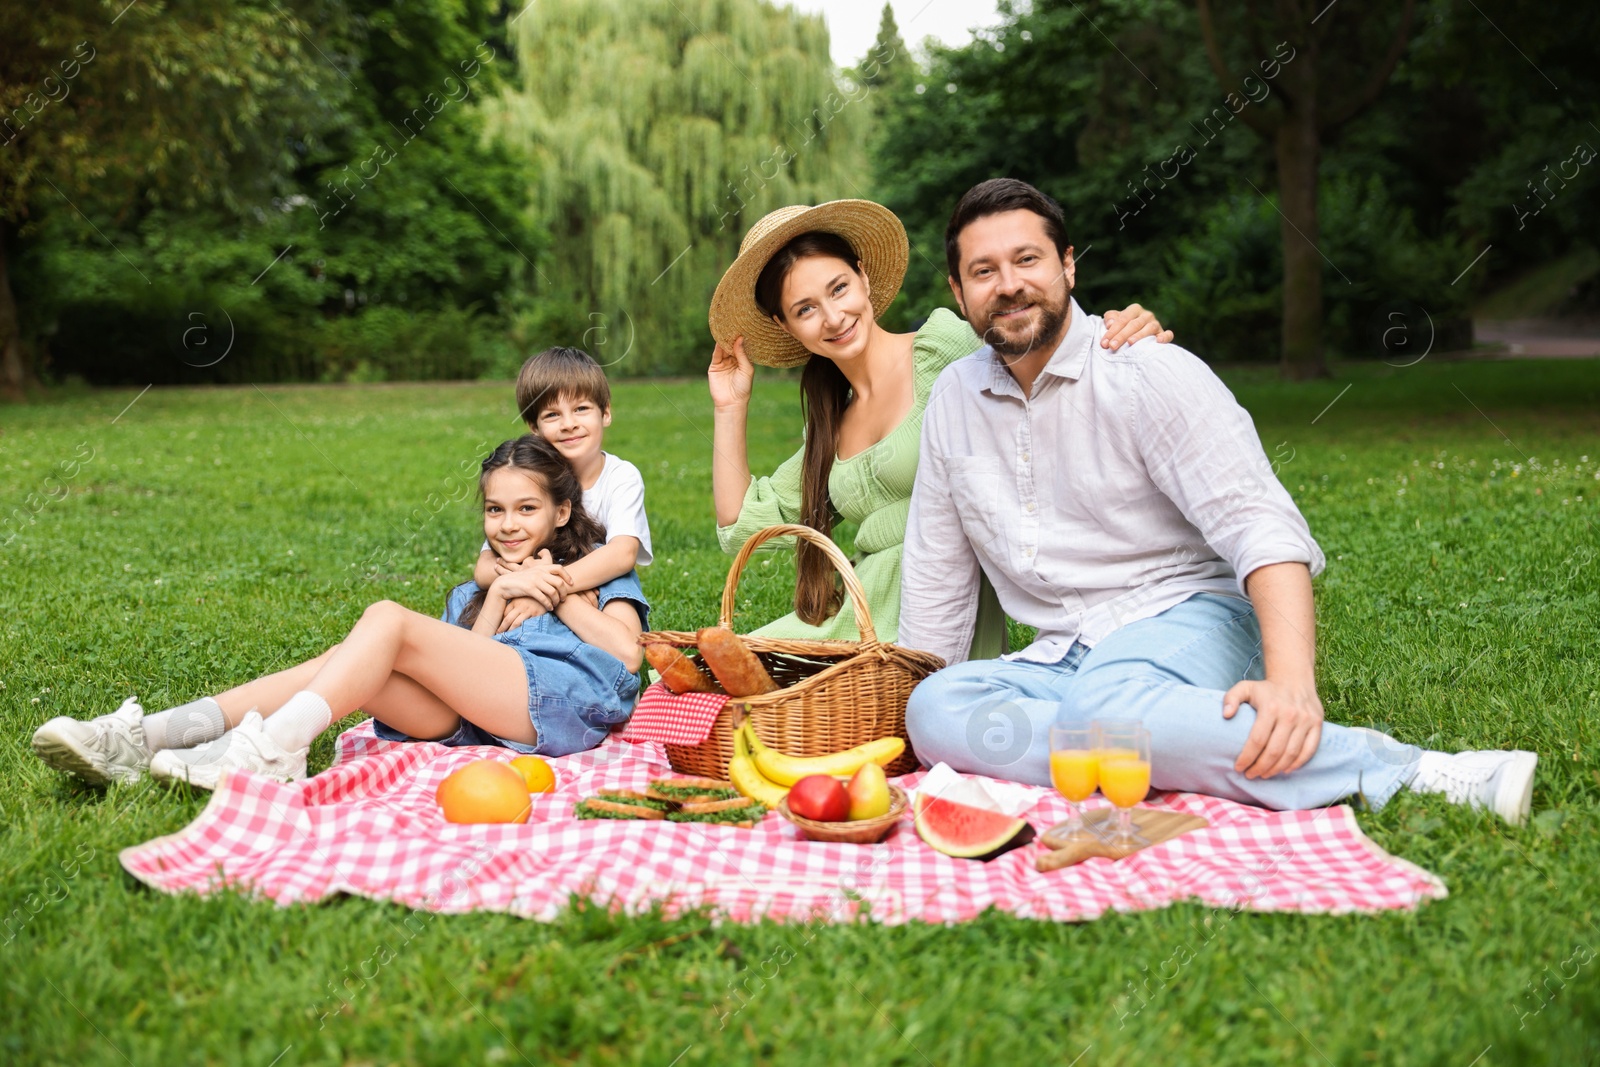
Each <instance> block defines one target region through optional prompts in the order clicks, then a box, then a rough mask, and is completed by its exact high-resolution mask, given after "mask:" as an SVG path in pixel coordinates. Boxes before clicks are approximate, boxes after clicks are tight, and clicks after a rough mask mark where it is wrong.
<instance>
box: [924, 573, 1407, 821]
mask: <svg viewBox="0 0 1600 1067" xmlns="http://www.w3.org/2000/svg"><path fill="white" fill-rule="evenodd" d="M1261 677H1262V674H1261V629H1260V627H1259V626H1258V625H1257V623H1256V616H1255V612H1254V610H1252V608H1251V607H1250V604H1249V602H1248V601H1244V600H1240V599H1237V598H1234V597H1225V596H1217V595H1214V594H1210V593H1202V594H1199V595H1197V596H1193V597H1190V598H1189V599H1188V600H1186V601H1184V602H1183V603H1181V604H1179V605H1177V606H1175V607H1172V608H1169V609H1167V610H1166V611H1164V612H1162V613H1161V614H1160V615H1157V616H1155V617H1153V618H1149V619H1141V620H1139V621H1137V622H1132V623H1129V624H1128V625H1126V626H1123V627H1122V628H1121V629H1119V630H1116V631H1114V632H1113V633H1112V634H1111V635H1110V636H1109V637H1107V638H1105V639H1104V640H1102V641H1101V642H1100V643H1099V644H1097V645H1095V646H1094V647H1093V648H1089V647H1088V646H1086V645H1084V644H1082V643H1081V642H1080V643H1076V644H1074V645H1073V646H1072V648H1071V649H1069V650H1068V652H1067V654H1066V656H1065V657H1063V658H1062V659H1061V660H1060V661H1059V662H1056V663H1048V664H1044V663H1030V662H1024V661H1017V660H971V661H968V662H966V663H960V664H957V665H956V666H954V667H948V668H946V669H945V670H942V671H939V672H937V673H935V674H933V675H930V676H929V677H928V678H927V679H925V680H924V681H923V682H922V683H921V684H920V685H918V686H917V688H916V689H915V690H913V691H912V694H911V702H910V704H909V706H908V707H907V708H906V727H907V730H908V731H909V733H910V735H911V743H912V745H913V746H914V747H915V748H916V751H917V755H918V756H919V757H921V759H922V762H923V763H926V764H930V765H931V764H934V763H937V762H940V761H943V762H945V763H948V764H949V765H950V766H951V767H953V768H955V769H956V770H957V771H962V772H965V773H971V774H984V775H989V776H990V777H994V778H1006V779H1010V780H1011V781H1016V782H1027V783H1029V784H1031V785H1046V786H1047V785H1049V784H1050V727H1051V726H1054V725H1080V726H1081V725H1087V724H1088V722H1089V720H1090V719H1124V720H1132V721H1137V722H1140V723H1142V724H1143V725H1144V726H1145V727H1146V728H1147V729H1148V730H1149V731H1150V753H1151V786H1152V787H1153V788H1155V789H1174V790H1182V791H1184V792H1190V793H1204V794H1206V795H1208V796H1214V797H1222V798H1224V799H1227V800H1236V801H1240V802H1242V803H1245V804H1256V805H1259V806H1261V807H1266V808H1273V809H1276V810H1280V811H1281V810H1290V809H1304V808H1315V807H1321V806H1323V805H1325V804H1331V803H1334V802H1335V801H1338V800H1342V799H1344V798H1345V797H1348V796H1353V795H1355V794H1356V793H1358V792H1359V793H1361V794H1363V795H1364V796H1365V797H1366V798H1367V800H1368V802H1370V803H1371V804H1372V805H1373V806H1374V807H1381V806H1382V805H1383V804H1384V803H1386V802H1387V801H1388V800H1389V798H1390V797H1392V796H1393V795H1394V794H1395V792H1396V791H1397V790H1399V789H1400V788H1401V787H1402V786H1403V785H1405V784H1406V783H1407V782H1409V781H1410V780H1411V778H1412V776H1413V775H1414V774H1416V768H1417V762H1418V760H1419V758H1420V757H1421V755H1422V751H1421V749H1418V748H1417V747H1416V746H1414V745H1402V744H1400V743H1399V742H1397V741H1394V740H1393V739H1391V738H1389V737H1387V736H1386V735H1384V734H1381V733H1378V732H1377V731H1374V730H1366V729H1353V728H1350V727H1344V726H1338V725H1335V724H1333V723H1323V726H1322V738H1321V741H1320V742H1319V744H1318V746H1317V751H1316V754H1315V755H1313V756H1312V757H1311V759H1309V760H1308V761H1306V764H1305V766H1303V767H1301V768H1300V769H1299V770H1297V771H1292V772H1289V773H1286V774H1279V775H1276V776H1274V777H1272V778H1255V779H1250V778H1246V777H1245V776H1244V775H1243V774H1240V773H1239V772H1238V771H1235V770H1234V769H1233V763H1234V760H1236V759H1238V758H1239V753H1240V752H1241V751H1243V750H1244V746H1245V740H1246V738H1247V737H1248V736H1249V734H1250V728H1251V726H1253V725H1254V724H1255V717H1256V713H1255V709H1254V708H1252V707H1250V706H1249V705H1248V704H1246V705H1243V706H1241V707H1240V708H1239V711H1238V713H1237V714H1235V715H1234V717H1233V718H1232V719H1224V718H1223V717H1222V697H1223V694H1224V693H1225V692H1226V691H1227V690H1228V689H1230V688H1231V687H1232V686H1233V685H1234V683H1236V682H1239V681H1242V680H1243V679H1245V678H1254V679H1259V678H1261Z"/></svg>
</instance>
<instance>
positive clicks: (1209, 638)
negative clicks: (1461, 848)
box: [900, 178, 1537, 823]
mask: <svg viewBox="0 0 1600 1067" xmlns="http://www.w3.org/2000/svg"><path fill="white" fill-rule="evenodd" d="M945 253H946V258H947V260H948V265H949V270H950V288H951V290H952V291H953V292H954V293H955V296H956V300H957V301H958V302H959V303H960V305H961V309H962V312H963V313H964V314H965V315H966V317H967V319H968V321H969V322H971V324H972V326H973V328H974V329H975V330H977V332H978V333H979V335H980V336H982V337H983V339H984V340H985V341H986V342H987V345H986V347H984V348H982V349H979V350H978V351H977V352H975V353H973V354H972V355H971V356H968V357H967V358H965V359H963V360H960V361H958V362H956V363H954V364H952V365H951V366H950V367H948V368H947V369H946V370H945V371H944V373H943V374H941V375H940V377H939V379H938V381H937V382H936V383H935V384H934V387H933V391H932V394H931V396H930V397H929V400H928V407H927V413H926V415H925V416H924V420H923V429H922V445H921V458H920V460H919V466H918V472H917V483H916V489H915V491H914V493H913V494H912V498H911V516H910V528H909V530H908V533H907V536H906V542H905V562H904V569H903V574H902V587H901V608H900V612H901V614H900V644H902V645H906V646H909V647H912V648H920V649H925V650H927V651H930V652H933V653H935V654H937V655H940V656H943V657H944V659H945V661H946V662H947V663H950V664H958V665H956V666H951V667H949V668H947V669H945V670H942V671H939V672H938V673H936V674H934V675H932V676H931V677H929V678H928V679H927V680H925V681H924V682H923V683H922V684H921V685H919V686H918V687H917V689H916V690H915V691H914V692H913V694H912V696H911V703H910V706H909V707H908V709H907V711H906V725H907V727H908V729H909V731H910V735H911V740H912V743H913V745H915V747H916V750H917V753H918V755H919V756H921V757H922V759H923V760H924V762H927V763H930V764H931V763H935V762H938V761H941V760H942V761H944V762H946V763H949V764H950V765H951V766H952V767H954V768H955V769H956V770H958V771H966V772H972V773H978V774H987V775H991V776H995V777H1002V778H1011V779H1015V780H1017V781H1023V782H1030V783H1033V784H1037V785H1048V784H1049V781H1050V776H1049V769H1048V767H1049V732H1050V731H1049V728H1050V726H1051V725H1053V724H1057V723H1062V724H1087V723H1088V721H1089V720H1090V719H1094V718H1116V719H1131V720H1137V721H1140V722H1142V723H1143V725H1144V726H1145V727H1147V728H1148V729H1149V731H1150V735H1151V753H1152V760H1151V762H1152V785H1153V786H1154V787H1155V788H1157V789H1179V790H1187V791H1192V792H1199V793H1206V794H1209V795H1212V796H1219V797H1225V798H1228V799H1230V800H1237V801H1242V802H1245V803H1251V804H1259V805H1262V806H1265V807H1269V808H1276V809H1290V808H1309V807H1317V806H1320V805H1324V804H1328V803H1332V802H1334V801H1337V800H1340V799H1342V798H1344V797H1347V796H1351V795H1354V794H1356V793H1358V792H1359V793H1362V794H1364V795H1365V797H1366V799H1367V800H1368V801H1369V802H1370V803H1372V804H1373V805H1374V806H1379V805H1382V804H1383V803H1385V802H1386V801H1387V800H1388V799H1389V798H1390V797H1392V796H1393V795H1394V794H1395V793H1396V792H1397V791H1398V790H1400V789H1402V788H1411V789H1413V790H1417V791H1419V792H1441V793H1445V794H1446V795H1447V796H1448V797H1449V798H1450V799H1451V800H1453V801H1455V802H1456V803H1465V804H1472V805H1474V806H1487V807H1491V808H1493V809H1494V810H1495V811H1496V812H1497V813H1498V814H1500V815H1501V816H1502V817H1503V818H1505V819H1506V820H1507V821H1508V822H1511V823H1520V822H1521V821H1522V820H1523V819H1525V818H1526V816H1527V813H1528V807H1529V802H1530V799H1531V794H1532V789H1533V772H1534V766H1535V764H1536V763H1537V757H1536V756H1535V755H1534V754H1533V753H1531V752H1466V753H1460V754H1456V755H1447V754H1445V753H1440V752H1426V751H1423V750H1421V749H1419V748H1416V747H1414V746H1411V745H1404V744H1401V743H1399V742H1397V741H1394V740H1392V739H1391V738H1389V737H1387V736H1385V735H1383V734H1380V733H1378V732H1376V731H1373V730H1366V729H1360V728H1347V727H1342V726H1337V725H1333V724H1326V723H1324V722H1323V712H1322V703H1321V701H1320V700H1319V699H1318V697H1317V688H1316V677H1315V664H1316V645H1315V632H1316V619H1315V615H1314V613H1313V609H1312V594H1311V577H1312V574H1313V573H1315V572H1317V571H1320V570H1321V569H1322V565H1323V556H1322V552H1321V550H1320V549H1318V547H1317V544H1316V542H1315V541H1314V540H1313V539H1312V537H1311V531H1310V529H1309V528H1308V527H1307V525H1306V522H1305V519H1304V518H1302V517H1301V515H1300V513H1299V511H1298V510H1297V509H1296V508H1295V506H1294V502H1293V501H1292V500H1291V499H1290V498H1289V494H1288V493H1287V492H1286V491H1285V490H1284V488H1283V486H1282V485H1281V484H1279V482H1278V479H1277V477H1276V475H1275V474H1274V472H1273V470H1272V467H1271V465H1270V464H1269V463H1268V462H1267V458H1266V456H1265V454H1264V453H1263V452H1262V449H1261V443H1260V441H1259V439H1258V438H1257V437H1256V433H1255V427H1254V425H1253V424H1252V423H1251V421H1250V417H1249V415H1248V414H1246V413H1245V411H1244V410H1243V409H1242V408H1240V407H1239V405H1238V404H1237V402H1235V401H1234V399H1233V396H1232V394H1231V393H1229V392H1228V390H1227V388H1226V387H1225V386H1224V385H1223V384H1222V382H1221V381H1219V380H1218V379H1217V377H1216V376H1215V375H1214V374H1212V373H1211V371H1210V370H1209V369H1208V368H1207V367H1206V365H1205V364H1204V363H1202V362H1201V361H1200V360H1199V359H1197V358H1196V357H1195V356H1193V355H1192V354H1190V353H1189V352H1187V351H1185V350H1184V349H1182V348H1180V347H1178V346H1177V345H1170V344H1169V345H1157V344H1151V343H1140V344H1138V345H1134V346H1130V347H1128V348H1125V349H1124V350H1123V351H1122V352H1117V353H1112V352H1108V351H1105V350H1103V349H1101V348H1100V347H1099V345H1098V343H1097V342H1098V340H1099V338H1100V335H1101V333H1102V329H1103V327H1102V324H1101V321H1100V319H1099V318H1097V317H1096V316H1092V315H1085V314H1084V313H1083V310H1082V309H1081V308H1080V307H1079V306H1078V304H1077V302H1076V301H1075V300H1073V299H1072V297H1071V293H1072V288H1073V284H1074V282H1075V279H1076V270H1075V264H1074V262H1073V258H1072V248H1071V246H1070V245H1069V244H1068V243H1067V239H1066V227H1065V222H1064V220H1063V217H1062V213H1061V208H1060V207H1059V206H1058V205H1057V204H1056V203H1055V201H1053V200H1051V199H1050V198H1049V197H1047V196H1045V195H1044V194H1043V193H1041V192H1039V191H1038V190H1037V189H1035V188H1033V187H1032V186H1031V185H1028V184H1026V183H1025V182H1020V181H1016V180H1014V179H1009V178H997V179H994V180H991V181H987V182H983V183H982V184H980V185H977V186H975V187H974V188H972V189H971V190H969V191H968V192H967V194H966V195H965V196H963V197H962V198H961V201H960V203H959V204H957V205H956V209H955V213H954V214H953V215H952V216H951V219H950V225H949V228H948V229H947V230H946V233H945ZM980 568H981V571H982V573H984V574H986V575H987V576H988V578H989V580H990V582H991V583H992V584H993V585H994V587H995V590H996V591H997V592H998V593H999V596H1000V602H1001V604H1002V606H1003V607H1004V608H1005V610H1006V613H1007V614H1008V615H1010V616H1011V617H1012V618H1015V619H1017V620H1018V621H1019V622H1022V623H1026V624H1028V625H1031V626H1035V627H1037V628H1038V631H1039V634H1038V639H1037V640H1036V641H1035V642H1034V643H1033V644H1032V645H1030V646H1028V647H1027V648H1026V649H1023V650H1022V651H1020V652H1016V653H1012V654H1011V655H1009V656H1007V657H1005V658H1004V659H1002V660H983V661H975V662H968V663H960V662H959V661H960V660H961V659H963V658H964V655H965V652H966V650H967V648H968V645H969V641H970V638H971V633H972V626H973V619H974V612H975V606H976V598H977V589H978V577H979V572H980Z"/></svg>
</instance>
